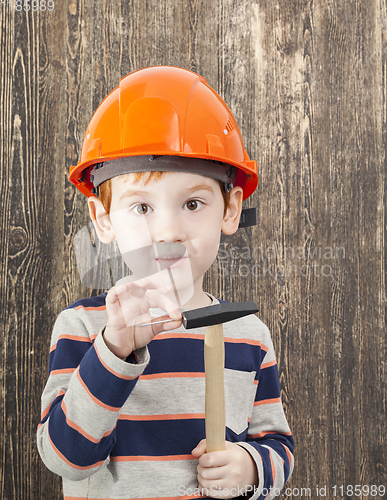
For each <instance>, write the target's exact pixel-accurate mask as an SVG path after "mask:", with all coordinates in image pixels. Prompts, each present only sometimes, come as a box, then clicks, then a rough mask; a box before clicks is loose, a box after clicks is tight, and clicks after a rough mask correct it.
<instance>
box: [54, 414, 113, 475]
mask: <svg viewBox="0 0 387 500" xmlns="http://www.w3.org/2000/svg"><path fill="white" fill-rule="evenodd" d="M48 432H49V435H50V437H51V440H52V442H53V443H54V445H55V447H56V448H57V449H58V450H59V452H60V453H62V454H63V455H64V456H65V457H66V458H67V460H69V461H70V462H71V463H72V464H74V465H78V466H80V467H88V466H90V465H94V464H96V463H97V462H100V461H101V460H105V459H106V458H107V457H108V455H109V453H110V450H111V449H112V447H113V446H114V443H115V438H116V431H115V430H113V432H112V433H111V434H110V435H109V436H106V437H104V438H102V439H101V440H100V441H99V443H96V444H95V443H92V442H91V441H89V440H88V439H87V438H85V437H84V436H82V434H80V433H79V432H78V431H76V430H75V429H73V428H72V427H70V426H68V425H67V423H66V415H65V414H64V413H63V411H62V408H61V406H60V405H57V406H56V407H55V408H54V409H53V411H52V418H50V420H49V421H48Z"/></svg>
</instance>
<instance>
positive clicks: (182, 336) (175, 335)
mask: <svg viewBox="0 0 387 500" xmlns="http://www.w3.org/2000/svg"><path fill="white" fill-rule="evenodd" d="M162 339H194V340H204V335H194V334H193V333H159V334H157V335H156V337H155V338H154V339H153V340H152V342H154V341H155V340H162Z"/></svg>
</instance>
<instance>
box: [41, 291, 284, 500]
mask: <svg viewBox="0 0 387 500" xmlns="http://www.w3.org/2000/svg"><path fill="white" fill-rule="evenodd" d="M210 297H211V298H212V300H213V304H217V303H219V302H218V300H217V299H215V298H214V297H212V296H210ZM105 298H106V292H105V293H104V294H102V295H100V296H98V297H94V298H90V299H83V300H80V301H77V302H75V303H74V304H72V305H71V306H69V307H68V308H67V309H65V310H64V311H62V313H61V314H60V315H59V316H58V318H57V320H56V323H55V326H54V329H53V334H52V339H51V350H50V358H49V378H48V381H47V384H46V387H45V389H44V392H43V395H42V417H41V422H40V424H39V426H38V449H39V453H40V456H41V458H42V460H43V461H44V463H45V464H46V466H47V467H48V468H49V469H50V470H52V471H53V472H55V473H56V474H59V475H60V476H62V478H63V491H64V498H65V500H72V499H78V500H79V499H131V498H143V499H145V498H146V499H168V500H170V499H183V498H198V497H199V496H200V495H199V492H198V490H197V479H196V474H197V471H196V467H197V463H198V461H197V459H195V458H194V457H193V456H192V454H191V451H192V450H193V449H194V448H195V447H196V446H197V444H198V443H199V442H200V441H201V440H202V439H203V438H204V437H205V428H204V358H203V345H204V328H198V329H192V330H185V329H184V328H183V327H181V328H178V329H176V330H173V331H169V332H165V333H161V334H159V335H157V336H156V337H155V338H154V339H153V340H152V342H150V343H149V344H148V346H147V347H144V348H142V349H139V350H137V351H135V352H134V353H132V354H131V355H130V356H129V357H128V358H127V360H126V361H123V360H121V359H119V358H117V357H116V356H115V355H114V354H113V353H112V352H111V351H110V350H109V349H108V348H107V346H106V344H105V342H104V340H103V336H102V331H103V329H104V326H105V325H106V323H107V313H106V305H105ZM150 312H151V315H152V316H154V317H157V316H161V315H163V314H165V312H164V311H161V310H160V309H151V310H150ZM223 327H224V337H225V393H226V439H227V440H228V441H231V442H235V443H237V444H238V445H240V446H242V447H243V448H245V449H246V450H247V451H248V452H249V453H250V455H251V456H252V458H253V459H254V461H255V463H256V466H257V469H258V477H259V487H258V488H257V489H256V490H255V491H253V492H252V494H251V497H252V498H253V499H257V498H262V499H263V498H273V497H274V494H278V491H279V490H280V489H281V488H282V487H283V485H284V484H285V482H286V481H287V480H288V478H289V477H290V475H291V472H292V468H293V455H292V453H293V446H294V443H293V438H292V435H291V432H290V429H289V426H288V424H287V421H286V418H285V415H284V412H283V408H282V404H281V397H280V386H279V378H278V369H277V364H276V360H275V354H274V350H273V345H272V342H271V338H270V333H269V331H268V329H267V327H266V326H265V325H264V324H263V323H262V322H261V321H260V320H259V319H258V318H257V317H256V316H255V315H250V316H246V317H244V318H240V319H238V320H234V321H230V322H229V323H225V324H224V325H223ZM270 492H271V493H270Z"/></svg>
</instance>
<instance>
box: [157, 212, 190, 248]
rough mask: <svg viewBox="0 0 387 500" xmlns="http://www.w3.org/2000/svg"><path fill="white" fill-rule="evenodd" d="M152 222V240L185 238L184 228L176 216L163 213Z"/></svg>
mask: <svg viewBox="0 0 387 500" xmlns="http://www.w3.org/2000/svg"><path fill="white" fill-rule="evenodd" d="M154 223H155V224H154V227H153V231H152V232H153V240H154V241H156V242H161V241H184V240H185V239H186V228H184V225H183V224H182V221H181V220H180V219H179V217H178V216H176V215H172V214H169V213H168V214H163V215H160V217H158V218H157V220H155V221H154Z"/></svg>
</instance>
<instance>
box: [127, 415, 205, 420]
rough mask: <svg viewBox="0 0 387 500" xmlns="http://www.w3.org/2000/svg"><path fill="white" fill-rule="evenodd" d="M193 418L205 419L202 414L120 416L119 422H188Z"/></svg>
mask: <svg viewBox="0 0 387 500" xmlns="http://www.w3.org/2000/svg"><path fill="white" fill-rule="evenodd" d="M191 418H192V419H194V418H205V414H204V413H181V414H175V415H122V414H121V415H120V416H119V417H118V419H119V420H135V421H137V420H141V421H143V420H188V419H191Z"/></svg>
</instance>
